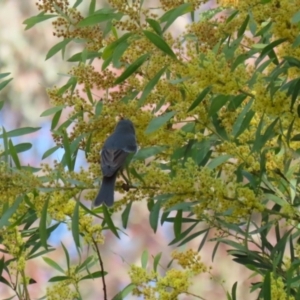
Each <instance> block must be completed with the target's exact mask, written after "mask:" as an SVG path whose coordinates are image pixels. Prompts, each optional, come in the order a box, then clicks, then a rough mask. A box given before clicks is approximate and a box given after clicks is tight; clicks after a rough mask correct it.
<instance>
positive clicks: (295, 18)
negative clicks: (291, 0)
mask: <svg viewBox="0 0 300 300" xmlns="http://www.w3.org/2000/svg"><path fill="white" fill-rule="evenodd" d="M299 22H300V11H298V12H296V13H295V14H294V15H293V17H292V23H293V24H295V23H299Z"/></svg>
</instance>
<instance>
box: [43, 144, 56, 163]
mask: <svg viewBox="0 0 300 300" xmlns="http://www.w3.org/2000/svg"><path fill="white" fill-rule="evenodd" d="M59 148H60V147H59V146H55V147H52V148H50V149H48V150H47V151H46V152H45V153H44V154H43V156H42V160H43V159H45V158H47V157H48V156H50V155H51V154H53V153H54V152H55V151H56V150H58V149H59Z"/></svg>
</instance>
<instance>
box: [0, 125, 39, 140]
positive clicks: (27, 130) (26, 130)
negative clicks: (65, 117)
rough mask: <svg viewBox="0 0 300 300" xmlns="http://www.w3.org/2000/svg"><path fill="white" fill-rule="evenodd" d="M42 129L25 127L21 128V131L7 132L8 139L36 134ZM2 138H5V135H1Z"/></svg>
mask: <svg viewBox="0 0 300 300" xmlns="http://www.w3.org/2000/svg"><path fill="white" fill-rule="evenodd" d="M40 129H41V127H35V128H34V127H23V128H19V129H14V130H11V131H8V132H7V137H9V138H12V137H16V136H21V135H25V134H30V133H33V132H36V131H38V130H40ZM0 138H3V134H1V135H0Z"/></svg>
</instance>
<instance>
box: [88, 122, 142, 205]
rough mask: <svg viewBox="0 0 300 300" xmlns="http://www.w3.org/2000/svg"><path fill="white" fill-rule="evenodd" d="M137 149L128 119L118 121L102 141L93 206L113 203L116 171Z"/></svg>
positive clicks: (132, 129) (132, 127) (132, 128)
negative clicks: (113, 129) (99, 183)
mask: <svg viewBox="0 0 300 300" xmlns="http://www.w3.org/2000/svg"><path fill="white" fill-rule="evenodd" d="M136 151H137V143H136V137H135V130H134V126H133V124H132V122H131V121H130V120H121V121H119V122H118V124H117V126H116V128H115V131H114V132H113V133H112V134H111V135H110V136H109V137H108V138H107V140H106V141H105V142H104V145H103V148H102V151H101V153H100V155H101V170H102V174H103V178H102V184H101V188H100V191H99V193H98V195H97V197H96V199H95V202H94V206H99V205H101V204H102V203H105V204H106V205H107V206H112V205H113V204H114V189H115V182H116V178H117V173H118V171H119V170H120V169H121V168H122V167H123V165H124V163H125V160H126V157H127V156H128V155H129V153H133V152H136Z"/></svg>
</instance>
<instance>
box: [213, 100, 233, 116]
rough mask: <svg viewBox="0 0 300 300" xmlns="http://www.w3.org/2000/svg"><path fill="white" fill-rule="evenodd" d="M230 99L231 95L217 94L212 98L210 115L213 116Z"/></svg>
mask: <svg viewBox="0 0 300 300" xmlns="http://www.w3.org/2000/svg"><path fill="white" fill-rule="evenodd" d="M229 99H230V96H229V95H217V96H216V97H215V98H213V99H212V103H211V105H210V108H209V112H208V115H209V116H212V115H213V114H215V113H217V112H218V111H219V110H220V109H221V108H222V107H223V106H224V105H225V104H226V103H227V102H228V101H229Z"/></svg>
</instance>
